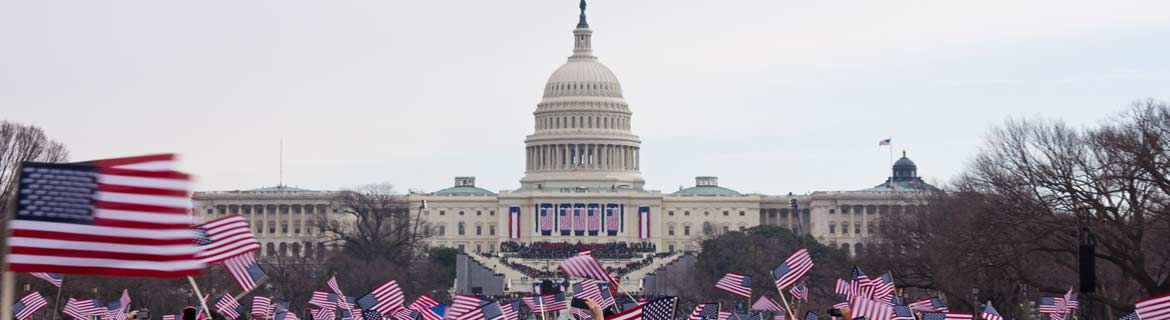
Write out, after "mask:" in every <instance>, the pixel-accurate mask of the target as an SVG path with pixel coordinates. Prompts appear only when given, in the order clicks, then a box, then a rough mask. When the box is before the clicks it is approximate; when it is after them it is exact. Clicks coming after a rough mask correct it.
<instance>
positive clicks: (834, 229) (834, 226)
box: [829, 223, 837, 234]
mask: <svg viewBox="0 0 1170 320" xmlns="http://www.w3.org/2000/svg"><path fill="white" fill-rule="evenodd" d="M834 233H837V224H836V223H830V224H829V234H834Z"/></svg>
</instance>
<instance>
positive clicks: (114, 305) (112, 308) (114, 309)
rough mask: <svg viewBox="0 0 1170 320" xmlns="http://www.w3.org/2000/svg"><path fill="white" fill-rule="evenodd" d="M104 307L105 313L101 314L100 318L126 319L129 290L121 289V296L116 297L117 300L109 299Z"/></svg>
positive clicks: (128, 305) (107, 319)
mask: <svg viewBox="0 0 1170 320" xmlns="http://www.w3.org/2000/svg"><path fill="white" fill-rule="evenodd" d="M106 307H107V308H106V313H105V314H103V315H102V320H124V319H126V310H127V309H130V291H128V290H126V289H122V297H120V298H118V300H117V301H110V303H109V304H107V305H106Z"/></svg>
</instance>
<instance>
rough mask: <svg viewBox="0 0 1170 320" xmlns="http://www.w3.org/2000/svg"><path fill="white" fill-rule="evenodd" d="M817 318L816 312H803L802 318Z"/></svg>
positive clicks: (814, 319)
mask: <svg viewBox="0 0 1170 320" xmlns="http://www.w3.org/2000/svg"><path fill="white" fill-rule="evenodd" d="M817 319H818V318H817V313H816V312H812V311H809V312H805V313H804V320H817Z"/></svg>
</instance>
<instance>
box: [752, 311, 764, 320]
mask: <svg viewBox="0 0 1170 320" xmlns="http://www.w3.org/2000/svg"><path fill="white" fill-rule="evenodd" d="M748 320H764V314H763V313H762V312H756V313H753V314H752V316H750V317H748Z"/></svg>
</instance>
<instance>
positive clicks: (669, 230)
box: [666, 226, 674, 236]
mask: <svg viewBox="0 0 1170 320" xmlns="http://www.w3.org/2000/svg"><path fill="white" fill-rule="evenodd" d="M666 234H668V235H672V236H673V235H674V226H669V227H666Z"/></svg>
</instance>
